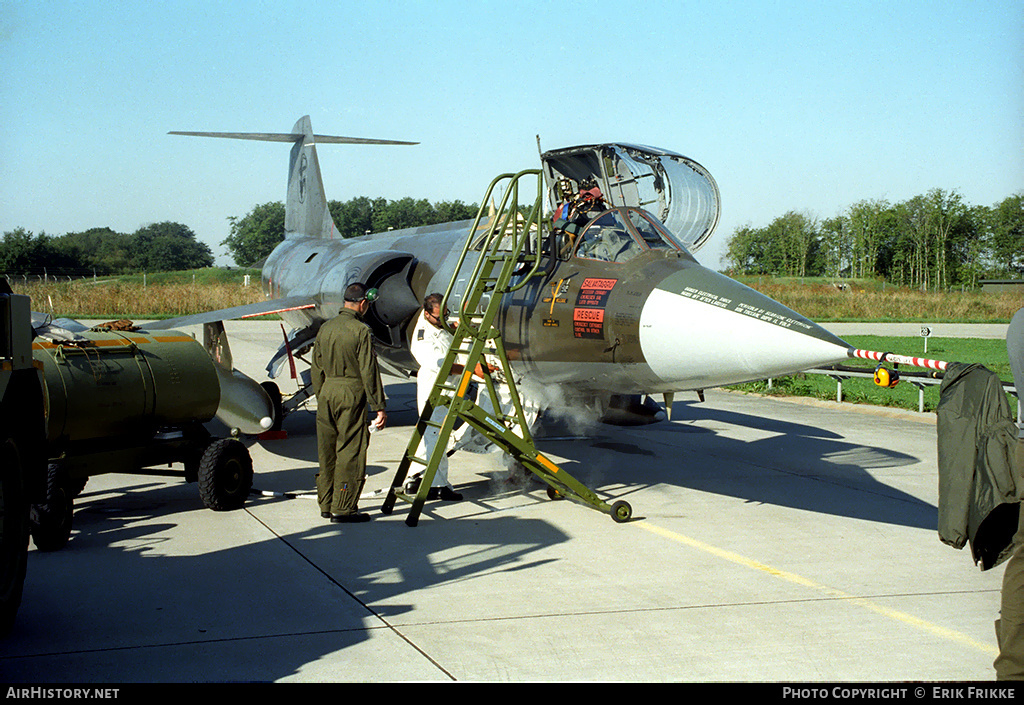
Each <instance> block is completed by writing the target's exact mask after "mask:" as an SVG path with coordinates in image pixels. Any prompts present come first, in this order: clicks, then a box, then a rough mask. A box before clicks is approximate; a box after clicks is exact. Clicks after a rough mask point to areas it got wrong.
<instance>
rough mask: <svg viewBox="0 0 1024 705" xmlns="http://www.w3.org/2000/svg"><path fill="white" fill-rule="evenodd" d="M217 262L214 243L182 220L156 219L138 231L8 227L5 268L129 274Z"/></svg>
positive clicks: (0, 255)
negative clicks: (56, 232)
mask: <svg viewBox="0 0 1024 705" xmlns="http://www.w3.org/2000/svg"><path fill="white" fill-rule="evenodd" d="M212 265H213V253H212V252H211V251H210V247H209V246H208V245H207V244H205V243H203V242H199V241H198V240H197V239H196V234H195V233H194V232H192V230H191V229H189V228H188V227H187V226H184V225H182V224H181V223H172V222H164V223H153V224H151V225H146V226H144V227H142V228H139V229H138V230H136V231H135V232H134V233H131V234H126V233H118V232H115V231H113V230H111V229H110V228H92V229H90V230H85V231H83V232H79V233H67V234H65V235H60V236H50V235H47V234H46V233H40V234H38V235H34V234H33V233H31V232H29V231H27V230H25V229H24V228H16V229H14V230H11V231H9V232H6V233H4V237H3V241H2V242H0V273H3V274H12V275H14V274H19V275H22V274H24V275H36V276H42V275H44V274H46V275H71V276H82V275H87V274H102V275H107V274H129V273H132V272H163V271H174V270H179V269H199V268H201V267H210V266H212Z"/></svg>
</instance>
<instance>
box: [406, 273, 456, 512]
mask: <svg viewBox="0 0 1024 705" xmlns="http://www.w3.org/2000/svg"><path fill="white" fill-rule="evenodd" d="M443 298H444V297H443V296H441V294H437V293H434V294H429V295H428V296H427V297H426V298H425V299H424V300H423V312H422V313H421V314H420V317H419V320H417V321H416V327H415V329H413V333H412V342H411V343H410V344H409V352H411V353H412V356H413V357H414V358H416V362H417V363H418V364H419V366H420V370H419V372H417V373H416V408H417V409H418V410H419V412H420V413H421V414H422V413H423V407H424V406H425V405H426V403H427V399H428V398H429V397H430V392H431V390H432V389H433V388H434V382H435V381H436V380H437V373H438V371H439V370H440V369H441V364H442V363H443V362H444V358H445V356H446V355H447V354H448V348H450V347H451V344H452V334H451V333H449V332H448V331H447V330H445V329H444V326H443V325H442V323H441V317H442V316H444V315H446V314H447V311H442V310H441V302H442V300H443ZM462 369H463V367H462V365H458V364H456V365H454V366H453V367H452V375H458V374H461V373H462ZM446 413H447V410H446V409H445V408H443V407H442V408H437V409H434V413H433V415H432V416H431V419H430V420H431V421H433V422H435V423H441V422H442V421H444V417H445V414H446ZM437 436H438V429H437V428H436V427H434V426H428V427H427V429H426V431H424V433H423V441H422V442H421V443H420V447H419V449H418V450H417V451H416V454H417V455H418V456H419V457H421V458H428V457H430V454H431V453H432V452H433V450H434V445H435V444H436V443H437ZM427 499H442V500H445V501H449V502H458V501H459V500H461V499H462V495H461V494H459V493H458V492H456V491H455V490H454V489H452V487H451V485H450V484H449V483H448V457H447V455H445V456H442V457H441V462H440V463H439V464H438V466H437V472H436V473H435V474H434V481H433V482H431V483H430V492H429V494H428V495H427Z"/></svg>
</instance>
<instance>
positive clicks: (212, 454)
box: [198, 438, 252, 512]
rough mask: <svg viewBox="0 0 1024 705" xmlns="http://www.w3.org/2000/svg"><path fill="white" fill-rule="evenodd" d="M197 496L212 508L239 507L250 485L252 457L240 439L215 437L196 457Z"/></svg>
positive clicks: (230, 508) (226, 508) (219, 509)
mask: <svg viewBox="0 0 1024 705" xmlns="http://www.w3.org/2000/svg"><path fill="white" fill-rule="evenodd" d="M198 480H199V496H200V497H201V498H202V500H203V504H205V505H206V506H207V507H209V508H210V509H213V510H214V511H218V512H221V511H229V510H232V509H238V508H240V507H242V506H243V505H244V504H245V500H246V497H248V496H249V490H251V489H252V458H251V457H250V456H249V450H248V449H247V448H246V447H245V445H244V444H242V442H241V441H239V440H236V439H234V438H223V439H221V440H219V441H214V442H213V443H211V444H210V445H209V446H208V447H207V448H206V451H205V452H204V453H203V457H202V459H201V460H200V461H199V478H198Z"/></svg>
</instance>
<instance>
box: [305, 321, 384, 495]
mask: <svg viewBox="0 0 1024 705" xmlns="http://www.w3.org/2000/svg"><path fill="white" fill-rule="evenodd" d="M311 368H312V369H311V374H312V383H313V392H314V393H315V394H316V406H317V408H316V437H317V455H318V456H319V459H320V472H319V474H318V475H317V478H316V489H317V501H318V502H319V504H320V511H321V513H326V512H330V513H331V514H332V515H344V514H355V513H356V511H357V510H358V503H359V494H360V493H361V492H362V489H363V483H364V482H365V481H366V447H367V445H368V444H369V442H370V432H369V429H368V428H367V419H366V409H367V406H369V408H370V409H372V410H373V411H383V410H384V406H385V399H384V385H383V383H382V382H381V379H380V369H379V368H378V367H377V356H376V354H375V353H374V351H373V340H372V337H371V334H370V328H369V326H367V325H366V324H365V323H363V322H362V321H361V320H359V317H358V316H357V315H356V312H355V311H353V310H351V309H348V308H343V309H341V313H339V314H338V315H337V316H336V317H335V318H332V319H331V320H329V321H327V322H326V323H324V324H323V326H321V328H320V331H319V332H318V333H317V336H316V342H315V343H314V344H313V359H312V363H311Z"/></svg>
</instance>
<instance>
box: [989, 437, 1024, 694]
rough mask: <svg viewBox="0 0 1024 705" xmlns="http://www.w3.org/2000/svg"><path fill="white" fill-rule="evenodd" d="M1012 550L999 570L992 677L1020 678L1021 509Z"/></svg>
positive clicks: (1022, 460)
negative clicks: (1000, 582)
mask: <svg viewBox="0 0 1024 705" xmlns="http://www.w3.org/2000/svg"><path fill="white" fill-rule="evenodd" d="M1017 470H1018V473H1019V477H1020V476H1024V440H1020V441H1018V442H1017ZM1013 542H1014V550H1013V553H1012V554H1011V555H1010V560H1009V561H1007V563H1006V570H1005V572H1004V573H1003V590H1002V598H1001V603H1000V608H999V619H998V620H996V641H997V642H998V644H999V656H998V658H996V660H995V664H994V665H995V668H996V680H1024V512H1021V515H1020V523H1019V525H1018V529H1017V534H1016V535H1015V536H1014V537H1013Z"/></svg>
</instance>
